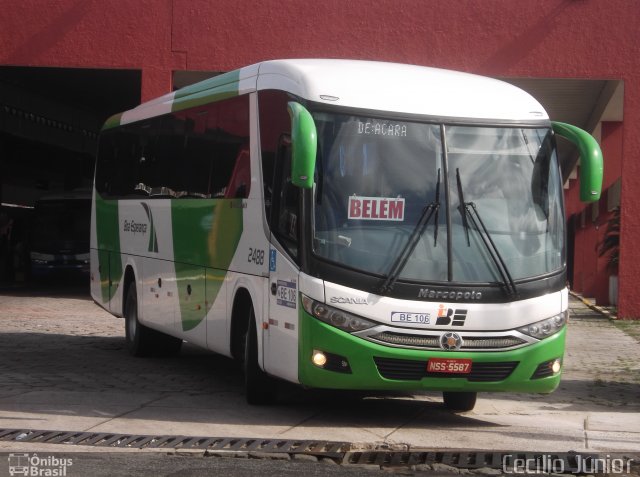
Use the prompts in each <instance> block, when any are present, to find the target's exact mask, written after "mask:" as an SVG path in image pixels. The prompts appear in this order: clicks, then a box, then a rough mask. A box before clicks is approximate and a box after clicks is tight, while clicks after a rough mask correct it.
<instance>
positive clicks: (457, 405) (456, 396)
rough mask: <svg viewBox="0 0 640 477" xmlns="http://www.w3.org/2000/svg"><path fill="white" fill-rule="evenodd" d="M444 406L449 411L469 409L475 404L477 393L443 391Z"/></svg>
mask: <svg viewBox="0 0 640 477" xmlns="http://www.w3.org/2000/svg"><path fill="white" fill-rule="evenodd" d="M442 397H443V399H444V407H446V408H447V409H449V410H450V411H456V412H464V411H471V410H472V409H473V408H474V406H475V405H476V399H477V397H478V393H474V392H447V391H445V392H443V393H442Z"/></svg>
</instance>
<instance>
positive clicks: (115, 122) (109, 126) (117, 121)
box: [102, 113, 122, 131]
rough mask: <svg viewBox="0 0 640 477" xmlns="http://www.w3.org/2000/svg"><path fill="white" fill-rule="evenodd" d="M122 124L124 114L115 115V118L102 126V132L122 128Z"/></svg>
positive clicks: (112, 117)
mask: <svg viewBox="0 0 640 477" xmlns="http://www.w3.org/2000/svg"><path fill="white" fill-rule="evenodd" d="M121 122H122V113H119V114H114V115H113V116H111V117H110V118H109V119H107V120H106V121H105V123H104V125H103V126H102V130H103V131H104V130H106V129H112V128H115V127H118V126H120V123H121Z"/></svg>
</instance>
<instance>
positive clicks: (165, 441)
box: [0, 429, 351, 459]
mask: <svg viewBox="0 0 640 477" xmlns="http://www.w3.org/2000/svg"><path fill="white" fill-rule="evenodd" d="M0 441H14V442H29V443H40V444H66V445H82V446H95V447H111V448H119V449H123V448H128V449H176V450H181V449H196V450H203V451H212V452H220V451H228V452H263V453H287V454H307V455H315V456H318V457H329V458H333V459H342V458H343V457H344V455H345V453H346V452H347V451H348V450H349V449H350V447H351V445H350V444H349V443H347V442H332V441H320V440H318V441H313V440H306V441H304V440H289V439H249V438H240V437H193V436H148V435H137V434H116V433H108V432H69V431H42V430H33V429H0Z"/></svg>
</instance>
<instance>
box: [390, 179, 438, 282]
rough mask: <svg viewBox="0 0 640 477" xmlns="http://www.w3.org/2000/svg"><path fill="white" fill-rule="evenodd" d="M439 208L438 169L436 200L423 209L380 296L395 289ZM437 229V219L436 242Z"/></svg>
mask: <svg viewBox="0 0 640 477" xmlns="http://www.w3.org/2000/svg"><path fill="white" fill-rule="evenodd" d="M439 208H440V169H438V183H437V184H436V200H435V201H434V202H431V203H430V204H427V205H426V206H425V208H424V209H422V214H420V218H419V219H418V223H416V226H415V227H414V228H413V231H412V232H411V235H410V236H409V240H408V241H407V243H406V245H405V246H404V247H403V248H402V250H401V251H400V253H399V254H398V256H397V258H396V259H395V261H394V262H393V265H392V266H391V269H390V270H389V274H388V275H387V279H386V280H385V281H384V283H383V284H382V286H381V287H380V289H379V290H378V293H379V294H383V293H386V292H388V291H389V290H392V289H393V285H394V284H395V283H396V280H398V277H399V276H400V273H401V272H402V270H403V269H404V267H405V265H406V264H407V260H409V257H410V256H411V254H412V253H413V251H414V250H415V248H416V245H418V241H419V239H420V237H421V236H422V234H423V233H424V230H425V229H426V228H427V224H429V220H430V219H431V216H432V215H433V214H434V213H435V214H436V217H438V214H437V213H438V209H439ZM437 227H438V224H437V218H436V230H435V232H434V239H435V240H437V238H438V235H437V234H438V229H437ZM434 246H435V245H434Z"/></svg>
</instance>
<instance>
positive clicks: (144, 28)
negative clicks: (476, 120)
mask: <svg viewBox="0 0 640 477" xmlns="http://www.w3.org/2000/svg"><path fill="white" fill-rule="evenodd" d="M0 15H1V20H0V24H1V25H2V28H1V29H0V64H5V65H24V66H60V67H79V68H82V67H90V68H128V69H141V70H142V96H143V99H145V100H146V99H150V98H152V97H154V96H158V95H160V94H163V93H166V92H167V91H170V89H171V74H172V71H174V70H184V69H189V70H214V71H226V70H230V69H233V68H236V67H239V66H243V65H247V64H250V63H253V62H257V61H261V60H265V59H271V58H293V57H330V58H334V57H344V58H366V59H377V60H390V61H399V62H406V63H416V64H421V65H430V66H438V67H445V68H452V69H458V70H464V71H470V72H475V73H480V74H486V75H492V76H513V77H551V78H597V79H623V80H624V81H625V99H624V101H625V103H624V111H625V117H624V124H623V125H622V128H621V129H622V132H621V134H622V135H623V136H624V141H622V145H621V148H622V167H623V168H624V171H625V173H624V175H623V185H622V187H623V193H622V195H623V197H622V203H623V213H622V234H623V235H622V252H621V265H620V281H621V284H620V295H619V310H620V314H621V315H623V316H640V294H635V293H634V290H635V282H636V281H638V280H640V247H635V248H634V245H633V242H634V239H633V237H635V236H638V233H640V188H638V187H635V183H636V181H637V179H636V178H637V177H640V161H638V160H636V157H635V156H636V151H638V150H639V149H640V148H639V146H640V136H639V135H637V134H635V131H636V130H637V129H638V127H637V126H638V123H639V121H640V61H639V60H638V58H640V41H639V40H640V38H639V33H638V32H639V28H638V25H640V2H637V1H636V0H608V1H606V2H604V1H599V0H538V1H535V2H525V1H513V0H494V1H492V2H486V1H483V0H431V1H429V2H425V1H424V0H402V1H397V0H376V1H375V2H374V1H371V0H350V1H348V2H346V1H344V0H313V1H311V0H308V1H302V0H299V1H298V0H254V1H238V0H218V1H216V2H211V1H210V0H173V1H172V0H137V1H135V2H123V1H121V0H100V1H97V0H94V1H91V0H57V1H56V2H50V1H47V0H21V1H20V2H11V5H10V6H8V5H5V6H4V8H2V10H1V13H0ZM26 20H28V21H26ZM390 86H392V85H390Z"/></svg>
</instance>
